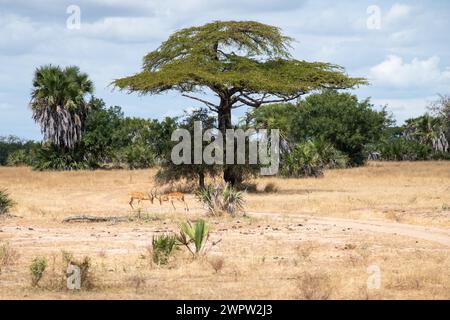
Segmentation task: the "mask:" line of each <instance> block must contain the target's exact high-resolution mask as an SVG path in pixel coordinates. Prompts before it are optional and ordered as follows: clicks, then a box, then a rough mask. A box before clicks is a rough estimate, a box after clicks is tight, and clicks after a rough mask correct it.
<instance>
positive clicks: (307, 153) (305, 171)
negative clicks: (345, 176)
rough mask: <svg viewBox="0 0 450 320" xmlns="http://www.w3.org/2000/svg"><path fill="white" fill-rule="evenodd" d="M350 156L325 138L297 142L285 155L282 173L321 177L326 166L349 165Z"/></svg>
mask: <svg viewBox="0 0 450 320" xmlns="http://www.w3.org/2000/svg"><path fill="white" fill-rule="evenodd" d="M348 163H349V157H348V156H347V155H345V154H344V153H342V152H341V151H339V150H337V149H336V148H335V147H334V146H333V145H331V144H330V143H328V142H325V141H323V140H308V141H306V142H304V143H300V144H297V145H296V146H295V147H294V148H293V149H292V151H291V152H289V153H288V154H287V155H285V156H284V159H283V165H282V166H281V171H280V173H281V175H283V176H286V177H293V178H300V177H321V176H323V171H324V169H326V168H330V169H336V168H345V167H347V166H348Z"/></svg>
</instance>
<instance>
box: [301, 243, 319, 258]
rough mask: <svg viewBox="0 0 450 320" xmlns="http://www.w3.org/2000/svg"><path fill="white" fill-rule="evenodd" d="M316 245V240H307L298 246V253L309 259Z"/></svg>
mask: <svg viewBox="0 0 450 320" xmlns="http://www.w3.org/2000/svg"><path fill="white" fill-rule="evenodd" d="M316 247H317V246H316V244H315V243H314V242H312V241H305V242H303V243H302V244H301V245H299V246H298V247H297V254H298V256H299V257H301V258H303V260H308V259H309V258H310V256H311V254H312V253H313V251H314V250H315V249H316Z"/></svg>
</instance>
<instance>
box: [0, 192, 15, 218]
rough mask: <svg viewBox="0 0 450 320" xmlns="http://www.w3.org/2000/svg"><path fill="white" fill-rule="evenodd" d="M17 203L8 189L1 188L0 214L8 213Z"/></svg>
mask: <svg viewBox="0 0 450 320" xmlns="http://www.w3.org/2000/svg"><path fill="white" fill-rule="evenodd" d="M15 205H16V203H15V202H14V201H13V200H12V199H11V198H10V196H9V194H8V192H7V190H1V189H0V215H3V214H6V213H8V212H9V210H11V209H12V208H13V207H14V206H15Z"/></svg>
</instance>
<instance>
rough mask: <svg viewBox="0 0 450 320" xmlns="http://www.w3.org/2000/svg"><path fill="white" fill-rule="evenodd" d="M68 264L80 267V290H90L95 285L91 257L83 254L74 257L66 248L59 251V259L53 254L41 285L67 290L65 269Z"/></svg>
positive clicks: (50, 288) (51, 288)
mask: <svg viewBox="0 0 450 320" xmlns="http://www.w3.org/2000/svg"><path fill="white" fill-rule="evenodd" d="M70 265H74V266H77V267H78V268H80V276H81V279H80V280H81V289H82V290H91V289H93V288H94V287H95V284H96V282H97V281H96V279H95V276H94V273H93V271H92V262H91V258H90V257H88V256H85V257H83V258H81V259H76V258H75V257H74V254H73V253H72V252H70V251H66V250H62V251H61V256H60V259H56V256H53V259H52V264H51V270H50V271H49V272H48V275H47V276H46V277H45V278H46V279H44V280H45V282H44V284H43V286H45V288H47V289H49V290H58V291H61V290H67V277H68V274H67V270H68V267H69V266H70Z"/></svg>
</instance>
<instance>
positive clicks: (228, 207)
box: [197, 184, 245, 216]
mask: <svg viewBox="0 0 450 320" xmlns="http://www.w3.org/2000/svg"><path fill="white" fill-rule="evenodd" d="M197 198H198V200H199V201H200V202H201V203H203V204H204V205H205V207H206V208H207V209H208V212H209V214H210V215H212V216H221V215H222V214H223V213H228V214H230V215H232V216H234V215H236V214H237V213H239V212H243V211H244V205H245V199H244V192H243V191H239V190H237V189H236V188H234V187H233V186H231V185H230V184H226V185H225V187H223V188H221V187H219V186H216V187H213V186H211V185H209V186H207V187H205V188H202V189H200V190H199V191H198V192H197Z"/></svg>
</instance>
